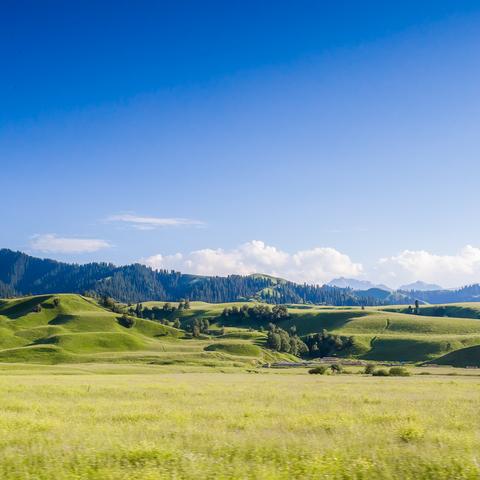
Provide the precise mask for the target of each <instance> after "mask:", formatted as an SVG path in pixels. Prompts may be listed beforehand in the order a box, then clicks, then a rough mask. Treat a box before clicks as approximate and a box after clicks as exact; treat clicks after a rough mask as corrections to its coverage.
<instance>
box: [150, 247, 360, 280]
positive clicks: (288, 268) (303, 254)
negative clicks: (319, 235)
mask: <svg viewBox="0 0 480 480" xmlns="http://www.w3.org/2000/svg"><path fill="white" fill-rule="evenodd" d="M143 263H145V264H146V265H149V266H151V267H152V268H156V269H162V268H165V269H175V270H179V271H182V272H186V273H194V274H198V275H228V274H233V273H236V274H242V275H247V274H250V273H265V274H269V275H274V276H280V277H284V278H287V279H288V280H292V281H297V282H309V283H320V284H321V283H324V282H327V281H329V280H331V279H332V278H333V277H336V276H350V277H356V276H358V275H360V274H361V273H362V265H360V264H358V263H354V262H352V261H351V259H350V258H349V257H348V256H347V255H345V254H342V253H340V252H338V251H337V250H335V249H333V248H326V247H318V248H314V249H312V250H302V251H298V252H295V253H293V254H289V253H286V252H283V251H282V250H279V249H277V248H276V247H273V246H269V245H266V244H265V243H264V242H262V241H259V240H253V241H251V242H247V243H244V244H242V245H240V246H239V247H238V248H234V249H231V250H224V249H221V248H218V249H210V248H206V249H203V250H195V251H193V252H190V253H187V254H182V253H176V254H175V255H161V254H158V255H154V256H152V257H149V258H146V259H144V260H143Z"/></svg>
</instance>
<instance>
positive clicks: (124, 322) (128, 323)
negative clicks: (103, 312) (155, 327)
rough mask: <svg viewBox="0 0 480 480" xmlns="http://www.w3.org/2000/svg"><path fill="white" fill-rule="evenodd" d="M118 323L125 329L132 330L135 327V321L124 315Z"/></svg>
mask: <svg viewBox="0 0 480 480" xmlns="http://www.w3.org/2000/svg"><path fill="white" fill-rule="evenodd" d="M118 323H119V324H120V325H121V326H122V327H125V328H132V327H133V326H134V325H135V319H133V318H131V317H129V316H128V315H126V314H124V315H122V316H121V317H120V318H119V319H118Z"/></svg>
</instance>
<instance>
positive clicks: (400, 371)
mask: <svg viewBox="0 0 480 480" xmlns="http://www.w3.org/2000/svg"><path fill="white" fill-rule="evenodd" d="M389 374H390V376H391V377H408V376H410V372H409V371H408V370H407V369H406V368H403V367H392V368H391V369H390V371H389Z"/></svg>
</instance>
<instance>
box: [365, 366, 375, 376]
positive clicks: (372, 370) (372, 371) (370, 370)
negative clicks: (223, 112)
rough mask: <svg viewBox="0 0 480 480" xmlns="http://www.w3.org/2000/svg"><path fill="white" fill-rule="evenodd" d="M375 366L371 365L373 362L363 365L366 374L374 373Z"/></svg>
mask: <svg viewBox="0 0 480 480" xmlns="http://www.w3.org/2000/svg"><path fill="white" fill-rule="evenodd" d="M376 368H377V367H376V366H375V365H373V363H369V364H368V365H367V366H366V367H365V373H366V374H367V375H373V374H374V373H375V370H376Z"/></svg>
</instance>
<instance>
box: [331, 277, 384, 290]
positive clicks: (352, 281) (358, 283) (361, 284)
mask: <svg viewBox="0 0 480 480" xmlns="http://www.w3.org/2000/svg"><path fill="white" fill-rule="evenodd" d="M327 285H329V286H331V287H338V288H351V289H352V290H370V289H371V288H379V289H381V290H385V291H387V292H393V288H390V287H387V286H386V285H383V284H374V283H372V282H370V281H368V280H357V279H356V278H345V277H339V278H334V279H333V280H331V281H330V282H328V283H327Z"/></svg>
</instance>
